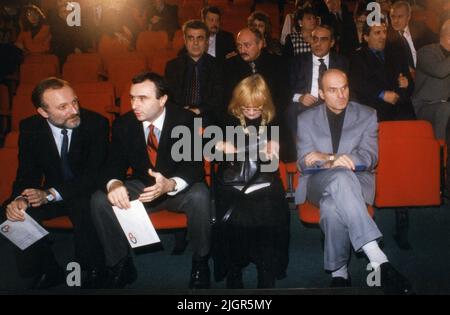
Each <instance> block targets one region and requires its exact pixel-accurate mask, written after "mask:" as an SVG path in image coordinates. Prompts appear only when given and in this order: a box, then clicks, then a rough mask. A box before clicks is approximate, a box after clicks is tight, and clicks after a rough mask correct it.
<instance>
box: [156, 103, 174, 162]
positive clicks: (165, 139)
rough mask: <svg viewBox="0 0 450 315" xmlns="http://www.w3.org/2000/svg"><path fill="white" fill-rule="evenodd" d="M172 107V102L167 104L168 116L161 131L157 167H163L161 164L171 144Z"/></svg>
mask: <svg viewBox="0 0 450 315" xmlns="http://www.w3.org/2000/svg"><path fill="white" fill-rule="evenodd" d="M171 116H172V114H171V109H170V104H167V105H166V117H165V118H164V123H163V128H162V131H161V135H160V137H159V144H158V158H157V159H156V169H158V170H159V169H161V165H162V164H163V163H164V159H165V158H161V157H167V156H169V155H168V152H167V148H168V146H169V139H170V133H171V131H172V121H171Z"/></svg>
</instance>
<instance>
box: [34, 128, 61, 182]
mask: <svg viewBox="0 0 450 315" xmlns="http://www.w3.org/2000/svg"><path fill="white" fill-rule="evenodd" d="M40 130H42V133H40V135H41V139H40V140H39V141H40V143H41V144H42V147H43V148H44V150H42V152H48V158H47V159H46V160H47V161H48V164H49V165H51V166H52V167H55V168H56V169H57V170H58V172H60V173H61V176H62V170H61V167H59V166H60V165H61V158H60V156H59V152H58V148H57V146H56V142H55V138H54V137H53V133H52V130H51V129H50V126H49V125H48V122H47V121H46V120H45V119H42V120H41V128H40Z"/></svg>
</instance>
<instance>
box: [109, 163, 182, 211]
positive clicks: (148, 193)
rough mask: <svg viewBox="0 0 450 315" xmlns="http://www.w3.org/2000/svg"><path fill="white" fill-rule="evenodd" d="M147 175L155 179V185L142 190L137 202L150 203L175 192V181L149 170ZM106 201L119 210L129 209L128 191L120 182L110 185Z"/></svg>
mask: <svg viewBox="0 0 450 315" xmlns="http://www.w3.org/2000/svg"><path fill="white" fill-rule="evenodd" d="M148 174H149V175H150V176H152V177H154V178H155V184H154V185H152V186H149V187H145V188H144V190H143V192H142V193H141V194H140V195H139V198H138V200H139V201H141V202H144V203H145V202H151V201H153V200H155V199H157V198H158V197H160V196H162V195H164V194H166V193H168V192H171V191H174V190H175V187H176V182H175V180H173V179H171V178H166V177H164V176H163V175H162V174H161V173H158V172H155V171H153V170H151V169H149V170H148ZM108 200H109V202H110V203H111V204H112V205H113V206H116V207H119V208H121V209H129V208H131V204H130V197H129V194H128V190H127V188H126V187H125V185H124V184H123V183H122V182H121V181H116V182H114V183H112V184H111V187H109V191H108Z"/></svg>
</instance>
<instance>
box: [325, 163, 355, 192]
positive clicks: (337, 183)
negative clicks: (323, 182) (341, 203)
mask: <svg viewBox="0 0 450 315" xmlns="http://www.w3.org/2000/svg"><path fill="white" fill-rule="evenodd" d="M356 182H358V178H357V177H356V175H355V173H353V171H351V170H349V169H346V168H336V169H335V170H334V172H333V173H332V174H331V180H330V184H329V186H330V187H332V188H336V187H347V189H352V187H353V186H354V184H355V183H356Z"/></svg>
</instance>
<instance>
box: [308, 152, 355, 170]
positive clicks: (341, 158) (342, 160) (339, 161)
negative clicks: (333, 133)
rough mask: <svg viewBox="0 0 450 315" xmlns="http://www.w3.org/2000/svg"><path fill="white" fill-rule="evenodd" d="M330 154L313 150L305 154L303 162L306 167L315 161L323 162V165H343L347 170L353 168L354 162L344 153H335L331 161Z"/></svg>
mask: <svg viewBox="0 0 450 315" xmlns="http://www.w3.org/2000/svg"><path fill="white" fill-rule="evenodd" d="M330 156H331V155H330V154H327V153H322V152H317V151H313V152H310V153H308V154H307V155H306V157H305V164H306V166H307V167H311V166H313V165H314V164H315V163H317V162H325V163H324V164H323V167H325V168H334V167H339V166H340V167H345V168H348V169H349V170H352V171H354V170H355V163H354V162H353V160H352V159H351V158H350V157H349V156H348V155H346V154H342V155H337V156H336V158H335V159H334V160H333V161H330Z"/></svg>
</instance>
